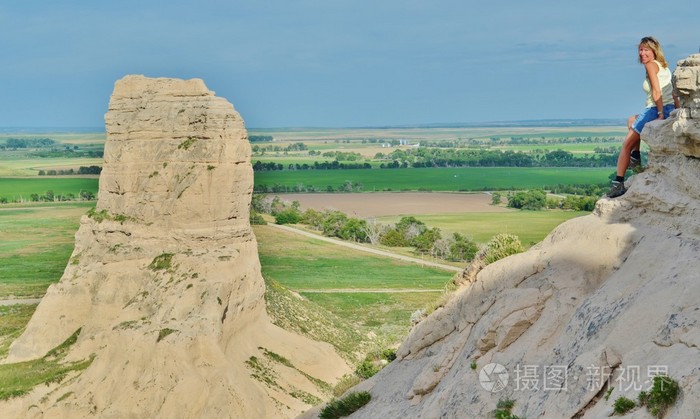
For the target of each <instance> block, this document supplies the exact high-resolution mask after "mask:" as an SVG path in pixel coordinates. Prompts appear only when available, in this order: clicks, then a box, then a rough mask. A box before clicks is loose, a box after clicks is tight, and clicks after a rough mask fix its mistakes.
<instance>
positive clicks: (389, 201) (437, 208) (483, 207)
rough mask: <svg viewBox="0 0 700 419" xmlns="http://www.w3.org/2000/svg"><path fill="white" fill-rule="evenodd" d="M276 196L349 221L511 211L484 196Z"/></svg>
mask: <svg viewBox="0 0 700 419" xmlns="http://www.w3.org/2000/svg"><path fill="white" fill-rule="evenodd" d="M277 196H279V197H280V198H281V199H282V200H283V201H289V202H291V201H299V203H300V204H301V209H302V210H306V209H308V208H313V209H315V210H318V211H323V210H326V209H333V210H338V211H342V212H344V213H346V214H348V215H349V216H351V217H361V218H366V217H380V216H384V215H403V214H410V215H420V214H450V213H461V212H506V211H513V210H512V209H508V208H505V207H502V206H494V205H491V195H489V194H487V193H478V194H474V193H471V194H470V193H441V192H376V193H335V194H333V193H330V194H329V193H313V194H277Z"/></svg>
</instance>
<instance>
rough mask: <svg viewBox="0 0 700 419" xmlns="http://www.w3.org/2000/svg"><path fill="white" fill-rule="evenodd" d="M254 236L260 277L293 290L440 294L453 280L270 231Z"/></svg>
mask: <svg viewBox="0 0 700 419" xmlns="http://www.w3.org/2000/svg"><path fill="white" fill-rule="evenodd" d="M255 235H256V236H257V237H258V250H259V254H260V262H261V264H262V271H263V276H265V277H266V278H270V279H273V280H275V281H277V282H279V283H281V284H282V285H284V286H286V287H288V288H291V289H294V290H304V289H334V288H343V289H346V288H358V289H378V290H380V289H404V288H418V289H442V288H443V286H444V285H445V283H446V282H447V281H449V279H450V278H451V277H452V275H453V273H451V272H447V271H443V270H440V269H435V268H427V267H426V268H423V267H420V266H418V265H415V264H411V263H407V262H401V261H397V260H393V259H389V258H385V257H381V256H375V255H371V254H368V253H365V252H361V251H358V250H352V249H348V248H341V247H339V246H335V245H332V244H328V243H326V242H323V241H321V240H316V239H312V238H307V237H302V236H299V235H296V234H294V233H289V232H286V231H279V230H277V229H273V227H269V226H255ZM358 267H361V269H358Z"/></svg>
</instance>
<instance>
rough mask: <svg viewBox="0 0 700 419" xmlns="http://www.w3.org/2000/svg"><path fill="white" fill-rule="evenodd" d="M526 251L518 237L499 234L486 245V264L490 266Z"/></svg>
mask: <svg viewBox="0 0 700 419" xmlns="http://www.w3.org/2000/svg"><path fill="white" fill-rule="evenodd" d="M524 250H525V248H524V247H523V244H522V243H521V242H520V239H519V238H518V236H516V235H514V234H506V233H502V234H497V235H495V236H493V238H492V239H491V240H490V241H489V242H488V243H487V244H486V255H485V257H484V263H485V264H486V265H488V264H491V263H493V262H496V261H497V260H501V259H503V258H505V257H508V256H510V255H514V254H516V253H521V252H522V251H524Z"/></svg>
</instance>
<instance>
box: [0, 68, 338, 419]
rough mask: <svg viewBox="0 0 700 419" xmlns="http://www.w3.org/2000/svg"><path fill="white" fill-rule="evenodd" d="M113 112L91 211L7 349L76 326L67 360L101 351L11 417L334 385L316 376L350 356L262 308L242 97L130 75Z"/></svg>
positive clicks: (309, 397)
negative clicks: (274, 319) (277, 322)
mask: <svg viewBox="0 0 700 419" xmlns="http://www.w3.org/2000/svg"><path fill="white" fill-rule="evenodd" d="M105 120H106V128H107V142H106V145H105V162H104V167H103V171H102V174H101V176H100V186H99V200H98V203H97V208H96V211H95V212H94V213H93V214H91V215H89V216H87V215H86V216H83V218H82V219H81V225H80V229H79V231H78V233H77V234H76V244H75V250H74V252H73V254H72V256H71V259H70V262H69V264H68V266H67V267H66V270H65V272H64V274H63V277H62V278H61V281H60V282H59V283H58V284H56V285H54V286H51V287H50V288H49V290H48V292H47V294H46V296H45V297H44V299H43V300H42V302H41V304H40V305H39V307H38V308H37V311H36V313H35V315H34V316H33V318H32V319H31V321H30V323H29V325H28V326H27V329H26V331H25V333H24V334H23V335H22V336H21V337H20V338H19V339H18V340H17V341H15V342H14V344H13V345H12V347H11V350H10V355H9V357H8V359H7V360H6V361H5V362H17V361H22V360H28V359H34V358H39V357H42V356H43V355H44V354H46V353H47V351H49V350H50V349H51V348H54V347H55V346H57V345H59V344H60V343H61V342H63V341H64V340H66V338H68V337H69V336H71V334H73V333H74V332H76V331H77V330H80V334H79V337H78V340H77V342H76V343H75V345H74V346H73V347H72V348H71V351H70V353H69V355H68V359H70V360H79V359H88V358H90V357H94V360H93V362H92V364H91V365H90V367H89V368H88V369H87V370H85V371H83V372H82V374H80V375H79V376H77V377H73V378H71V379H70V380H65V381H64V382H63V383H61V384H59V385H53V386H50V387H44V386H42V387H40V388H37V389H36V390H34V392H33V393H32V394H31V395H30V396H29V397H25V398H22V399H18V400H13V401H11V402H9V403H4V404H3V405H2V406H0V409H2V411H3V415H2V416H3V417H13V416H15V417H23V418H24V417H66V418H68V417H70V418H76V417H93V416H97V417H115V418H117V417H118V418H125V417H151V418H156V417H163V418H178V417H187V418H194V417H197V418H199V417H202V418H204V417H212V418H214V417H215V418H225V417H231V418H243V417H250V418H263V417H270V418H273V417H274V418H278V417H290V416H295V415H296V414H298V413H299V412H301V411H303V410H305V409H307V408H308V407H309V403H313V401H318V399H325V398H327V395H325V394H324V393H323V389H322V388H321V387H322V386H321V387H319V381H318V380H314V379H319V380H322V381H325V382H328V383H333V382H334V381H335V380H336V379H337V378H338V377H340V376H342V375H343V374H344V373H345V372H347V366H346V365H345V363H344V362H343V360H342V359H341V358H340V357H338V355H337V354H336V353H335V352H334V350H333V349H332V347H331V346H330V345H328V344H325V343H323V344H322V343H318V342H313V341H311V340H309V339H306V338H303V337H300V336H297V335H294V334H291V333H288V332H285V331H284V330H282V329H280V328H278V327H276V326H274V325H272V324H271V323H270V321H269V320H268V317H267V314H266V311H265V302H264V300H263V293H264V282H263V279H262V276H261V274H260V264H259V260H258V254H257V244H256V240H255V236H254V235H253V233H252V230H251V228H250V225H249V221H248V216H249V214H248V211H249V209H248V207H249V204H250V198H251V193H252V186H253V184H252V182H253V172H252V168H251V165H250V144H249V143H248V140H247V133H246V129H245V127H244V124H243V121H242V119H241V117H240V116H239V115H238V113H237V112H236V111H235V110H234V108H233V106H232V105H231V104H230V103H229V102H227V101H226V100H225V99H223V98H219V97H216V96H215V95H214V93H213V92H211V91H209V90H208V89H207V88H206V86H205V85H204V83H203V82H202V81H201V80H199V79H193V80H187V81H184V80H176V79H150V78H146V77H143V76H127V77H125V78H123V79H121V80H119V81H117V83H116V84H115V89H114V93H113V95H112V97H111V100H110V104H109V111H108V112H107V114H106V116H105ZM265 374H267V376H265ZM253 375H255V376H257V378H254V377H253ZM326 391H327V390H326ZM290 393H293V394H295V396H296V397H292V396H290ZM300 395H301V396H300Z"/></svg>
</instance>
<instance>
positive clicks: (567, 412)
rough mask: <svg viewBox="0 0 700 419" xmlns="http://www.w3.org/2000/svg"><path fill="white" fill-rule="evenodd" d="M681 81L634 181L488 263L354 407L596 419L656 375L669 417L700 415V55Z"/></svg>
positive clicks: (640, 412) (682, 66)
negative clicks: (665, 382)
mask: <svg viewBox="0 0 700 419" xmlns="http://www.w3.org/2000/svg"><path fill="white" fill-rule="evenodd" d="M675 79H676V86H677V90H678V91H679V93H680V96H681V104H682V109H680V110H678V111H676V112H675V114H674V115H673V117H672V118H670V119H667V120H665V121H662V122H653V123H650V124H648V125H647V127H646V128H645V129H644V131H643V133H642V139H643V140H644V141H646V142H647V143H648V144H649V147H650V150H651V152H650V167H649V169H648V170H647V171H646V172H644V173H642V174H640V175H637V176H635V177H633V178H632V179H631V180H630V182H628V184H630V185H631V187H630V188H629V191H628V192H627V193H626V194H625V195H624V196H622V197H620V198H616V199H607V198H606V199H601V200H600V201H599V202H598V203H597V206H596V210H595V211H594V213H593V214H591V215H588V216H584V217H581V218H577V219H573V220H571V221H568V222H566V223H564V224H562V225H561V226H559V227H558V228H557V229H555V230H554V231H553V232H552V233H551V234H550V235H549V236H548V237H547V238H546V239H545V240H544V241H543V242H542V243H540V244H539V245H537V246H535V247H534V248H532V249H531V250H529V251H528V252H526V253H523V254H519V255H515V256H511V257H509V258H506V259H504V260H501V261H499V262H497V263H494V264H492V265H489V266H486V267H485V268H484V269H483V270H482V271H481V272H480V273H479V274H478V276H477V277H476V279H475V280H474V281H473V282H471V283H470V284H468V285H466V286H465V287H463V288H462V289H461V290H460V291H459V292H458V294H457V295H456V297H455V298H453V299H452V300H451V301H450V302H449V303H448V304H447V305H446V306H445V307H444V308H442V309H440V310H438V311H436V312H435V313H433V314H432V315H431V316H430V317H428V318H427V319H426V320H424V321H423V322H421V323H419V324H418V325H417V326H416V327H415V328H414V329H413V330H412V332H411V333H410V336H409V337H408V339H407V340H406V341H405V342H404V344H403V345H402V346H401V348H400V350H399V352H398V359H397V361H394V362H393V363H391V364H390V365H389V366H387V367H386V368H385V369H384V370H382V371H381V372H380V373H379V374H378V375H376V376H375V377H373V378H372V379H370V380H368V381H366V382H364V383H361V384H360V385H359V386H358V387H356V389H355V390H368V391H370V393H371V394H372V400H371V401H370V403H369V404H368V405H367V406H365V407H363V408H362V409H360V410H359V411H357V412H356V413H355V414H354V415H353V417H358V418H376V417H395V418H396V417H406V418H418V417H420V418H438V417H440V418H486V417H493V411H494V409H496V406H497V403H498V401H499V400H504V399H509V400H513V401H514V407H513V409H512V413H513V414H515V415H517V416H518V417H527V418H538V417H544V418H571V417H585V418H601V417H607V416H609V414H611V413H612V410H613V402H614V400H616V399H617V398H618V397H620V396H622V395H624V396H626V397H628V398H629V399H632V400H637V396H638V394H639V393H640V391H642V390H649V387H650V380H651V376H653V375H656V374H659V373H667V374H668V375H669V376H670V377H671V378H673V379H675V380H677V381H678V383H679V384H680V387H681V395H680V397H679V399H678V400H677V401H676V403H675V405H674V406H673V407H672V408H671V409H670V410H669V411H668V412H667V415H666V417H674V418H693V417H698V416H697V415H698V412H700V328H699V326H700V281H699V280H698V275H699V274H698V272H700V260H699V255H700V55H693V56H691V57H689V58H688V59H686V60H684V61H682V62H680V63H679V68H678V69H677V70H676V72H675ZM490 364H491V365H490ZM495 364H497V365H495ZM506 379H507V382H505V381H506ZM612 387H614V389H612V390H610V389H611V388H612ZM608 392H609V393H608ZM606 396H607V397H606ZM631 415H632V417H640V418H641V417H651V415H650V414H649V413H647V411H646V410H645V409H644V408H637V409H636V410H635V411H634V412H633V413H632V414H631Z"/></svg>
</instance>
